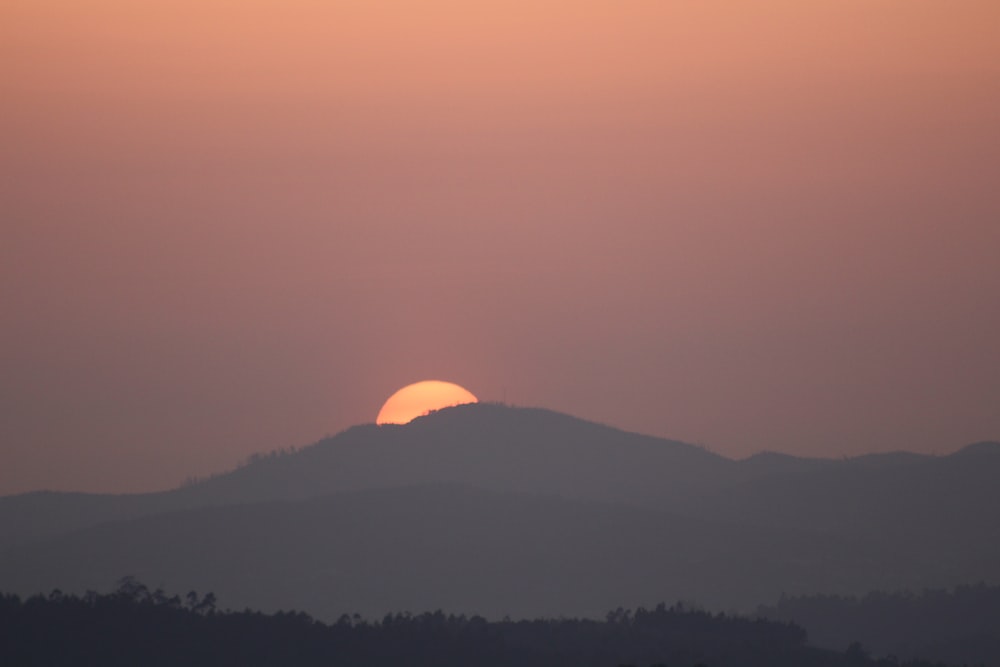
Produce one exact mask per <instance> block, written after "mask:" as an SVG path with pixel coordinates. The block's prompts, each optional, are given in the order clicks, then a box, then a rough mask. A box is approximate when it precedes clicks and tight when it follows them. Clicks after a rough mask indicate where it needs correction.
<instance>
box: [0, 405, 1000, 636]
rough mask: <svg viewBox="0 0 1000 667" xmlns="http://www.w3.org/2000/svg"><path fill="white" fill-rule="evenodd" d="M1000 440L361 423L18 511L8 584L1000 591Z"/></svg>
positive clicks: (244, 595) (516, 591)
mask: <svg viewBox="0 0 1000 667" xmlns="http://www.w3.org/2000/svg"><path fill="white" fill-rule="evenodd" d="M998 474H1000V444H997V443H980V444H977V445H974V446H970V447H968V448H966V449H964V450H961V451H960V452H957V453H956V454H953V455H950V456H944V457H931V456H918V455H912V454H905V453H897V454H888V455H877V456H867V457H859V458H855V459H846V460H826V459H799V458H796V457H790V456H787V455H779V454H762V455H758V456H755V457H750V458H749V459H745V460H742V461H734V460H731V459H727V458H725V457H722V456H719V455H717V454H713V453H711V452H709V451H706V450H704V449H702V448H699V447H696V446H693V445H689V444H685V443H682V442H677V441H671V440H664V439H659V438H653V437H649V436H643V435H638V434H633V433H627V432H624V431H621V430H618V429H614V428H610V427H607V426H603V425H599V424H594V423H591V422H587V421H584V420H580V419H576V418H574V417H570V416H567V415H563V414H559V413H555V412H551V411H548V410H541V409H527V408H511V407H506V406H501V405H490V404H475V405H466V406H459V407H456V408H449V409H446V410H441V411H439V412H435V413H432V414H430V415H427V416H425V417H422V418H420V419H417V420H415V421H414V422H411V423H410V424H407V425H403V426H374V425H365V426H357V427H354V428H351V429H348V430H346V431H344V432H342V433H340V434H338V435H336V436H334V437H331V438H327V439H325V440H322V441H320V442H318V443H316V444H315V445H312V446H310V447H306V448H303V449H302V450H300V451H297V452H294V453H289V454H282V455H275V456H267V457H260V458H259V459H257V460H255V461H253V462H252V463H250V464H248V465H246V466H243V467H241V468H239V469H237V470H234V471H232V472H230V473H227V474H225V475H220V476H217V477H214V478H211V479H208V480H205V481H203V482H200V483H197V484H194V485H189V486H185V487H182V488H179V489H176V490H173V491H168V492H162V493H155V494H135V495H119V496H103V495H88V494H58V493H33V494H24V495H21V496H12V497H8V498H0V539H2V540H3V542H2V544H0V546H2V549H0V589H6V590H12V591H14V592H21V593H32V592H36V591H39V590H47V589H50V588H52V587H59V588H62V589H63V590H66V591H83V590H85V589H87V588H93V589H98V590H103V589H106V588H107V587H108V586H110V585H111V584H112V582H114V581H116V580H117V579H118V578H120V577H122V576H124V575H135V576H137V577H139V578H141V579H142V580H144V581H148V582H151V583H152V584H153V585H157V586H160V585H162V586H164V587H166V588H171V589H176V590H188V589H191V588H196V589H199V590H213V591H215V592H217V593H219V594H220V596H222V597H223V598H224V599H226V600H229V601H231V603H232V604H234V605H235V606H237V607H238V606H242V605H247V606H252V607H255V608H261V609H265V610H267V609H278V608H293V607H294V608H299V609H304V610H306V611H309V612H310V613H314V614H316V615H319V616H321V617H326V618H333V617H335V616H337V615H339V614H341V613H345V612H355V611H358V612H363V613H366V614H378V613H385V612H388V611H400V610H405V609H409V610H413V611H417V610H423V609H430V608H436V607H441V608H446V609H449V610H453V611H456V612H469V613H483V614H491V615H497V614H511V615H560V614H576V615H593V614H600V613H603V612H604V611H606V610H607V609H609V608H613V607H617V606H619V605H625V606H630V605H638V604H651V603H653V602H655V601H659V600H663V599H668V600H669V599H693V600H697V601H700V602H701V603H704V604H710V605H714V606H716V607H718V608H742V609H751V608H754V607H755V606H756V605H757V604H760V603H763V602H769V601H772V600H775V599H777V597H778V596H779V595H780V594H781V593H789V594H810V593H834V594H862V593H864V592H866V591H868V590H872V589H877V588H878V589H885V590H893V589H905V588H910V589H923V588H926V587H947V586H953V585H957V584H964V583H970V582H977V581H987V582H995V581H997V580H998V579H1000V528H998V526H1000V491H998V486H1000V485H996V484H995V479H997V476H998Z"/></svg>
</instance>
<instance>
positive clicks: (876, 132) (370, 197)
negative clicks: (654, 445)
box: [0, 0, 1000, 493]
mask: <svg viewBox="0 0 1000 667" xmlns="http://www.w3.org/2000/svg"><path fill="white" fill-rule="evenodd" d="M0 147H2V148H0V214H2V217H0V224H2V236H0V316H2V327H0V336H2V340H0V448H2V449H0V493H12V492H17V491H24V490H29V489H37V488H53V489H80V490H100V491H127V490H145V489H154V488H166V487H169V486H172V485H175V484H176V483H178V482H180V481H181V480H182V479H184V478H185V477H186V476H188V475H201V474H207V473H211V472H214V471H219V470H223V469H226V468H229V467H232V466H233V465H234V464H236V463H237V462H238V461H239V460H241V459H243V458H245V457H246V456H247V455H249V454H250V453H252V452H255V451H261V450H269V449H273V448H276V447H280V446H287V445H304V444H308V443H310V442H313V441H315V440H316V439H318V438H320V437H321V436H323V435H324V434H327V433H334V432H337V431H339V430H341V429H343V428H346V427H347V426H350V425H352V424H356V423H362V422H372V421H374V419H375V415H376V413H377V412H378V409H379V407H380V406H381V404H382V402H383V401H384V400H385V399H386V398H387V397H388V396H389V395H390V394H391V393H392V392H393V391H395V390H396V389H398V388H399V387H401V386H403V385H405V384H407V383H410V382H413V381H416V380H421V379H426V378H437V379H443V380H449V381H453V382H457V383H459V384H462V385H464V386H466V387H468V388H469V389H470V390H472V391H473V392H474V393H475V394H477V395H478V396H479V397H480V398H481V399H485V400H500V399H502V398H504V397H506V400H507V401H508V402H511V403H514V404H520V405H533V406H544V407H549V408H553V409H556V410H560V411H565V412H569V413H571V414H574V415H578V416H581V417H585V418H589V419H593V420H598V421H604V422H608V423H611V424H614V425H616V426H620V427H623V428H626V429H629V430H635V431H640V432H645V433H651V434H655V435H662V436H668V437H674V438H680V439H684V440H688V441H692V442H700V443H703V444H704V445H706V446H708V447H709V448H711V449H712V450H714V451H717V452H720V453H723V454H726V455H729V456H745V455H748V454H750V453H753V452H756V451H759V450H763V449H772V450H779V451H786V452H792V453H796V454H802V455H826V456H841V455H855V454H860V453H863V452H868V451H882V450H891V449H911V450H915V451H921V452H932V451H936V452H938V453H945V452H949V451H953V450H955V449H956V448H958V447H960V446H962V445H964V444H967V443H970V442H973V441H976V440H980V439H997V438H1000V4H998V3H997V2H996V0H984V1H983V2H963V1H960V0H948V1H945V0H941V1H939V2H925V1H921V0H900V1H898V2H891V1H885V2H877V1H873V0H863V1H854V2H852V1H844V0H831V1H829V2H827V1H810V2H803V1H802V0H789V1H770V2H766V3H764V2H759V1H757V0H752V1H751V0H740V1H735V0H734V1H729V2H708V1H699V2H680V1H677V2H670V1H668V0H658V1H653V0H648V1H634V2H589V1H583V0H572V1H569V0H558V1H555V0H554V1H545V0H541V1H539V0H532V1H530V2H528V1H524V2H521V1H511V0H505V1H503V2H468V1H467V0H461V1H459V0H453V1H448V2H444V1H437V0H423V1H422V2H419V3H418V2H404V1H402V0H399V1H397V2H378V1H372V2H347V1H346V0H345V1H344V2H335V1H333V0H330V1H321V0H282V1H281V2H278V1H277V0H197V1H194V0H144V1H143V2H134V1H132V0H90V1H88V2H76V1H70V0H60V1H56V0H4V2H3V3H2V5H0Z"/></svg>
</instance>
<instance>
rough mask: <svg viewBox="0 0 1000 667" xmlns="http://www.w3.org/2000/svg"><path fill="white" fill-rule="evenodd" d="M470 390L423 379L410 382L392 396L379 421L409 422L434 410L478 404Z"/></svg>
mask: <svg viewBox="0 0 1000 667" xmlns="http://www.w3.org/2000/svg"><path fill="white" fill-rule="evenodd" d="M478 402H479V399H478V398H476V397H475V396H474V395H473V394H472V392H470V391H469V390H468V389H465V388H463V387H460V386H458V385H457V384H453V383H451V382H441V381H440V380H424V381H423V382H415V383H413V384H410V385H407V386H405V387H403V388H402V389H400V390H399V391H397V392H396V393H395V394H393V395H392V396H390V397H389V399H388V400H387V401H386V402H385V404H384V405H383V406H382V409H381V410H379V413H378V417H376V418H375V423H376V424H407V423H409V422H411V421H413V420H414V419H416V418H417V417H420V416H422V415H426V414H427V413H428V412H431V411H433V410H440V409H441V408H450V407H452V406H454V405H463V404H465V403H478Z"/></svg>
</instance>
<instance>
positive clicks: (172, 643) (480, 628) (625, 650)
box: [0, 579, 930, 667]
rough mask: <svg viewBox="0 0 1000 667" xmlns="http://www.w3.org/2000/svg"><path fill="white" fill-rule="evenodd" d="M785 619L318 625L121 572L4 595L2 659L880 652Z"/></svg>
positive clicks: (468, 664)
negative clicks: (93, 588) (812, 636)
mask: <svg viewBox="0 0 1000 667" xmlns="http://www.w3.org/2000/svg"><path fill="white" fill-rule="evenodd" d="M805 640H806V635H805V632H804V631H803V630H802V629H801V628H799V627H798V626H795V625H793V624H791V623H786V622H777V621H769V620H763V619H751V618H745V617H740V616H735V615H726V614H711V613H708V612H705V611H700V610H694V609H688V608H685V607H683V606H682V605H674V606H671V607H667V606H666V605H664V604H661V605H658V606H657V607H656V608H654V609H651V610H647V609H637V610H635V611H628V610H624V609H618V610H615V611H613V612H611V613H609V614H608V615H607V617H606V618H605V619H604V620H602V621H597V620H587V619H539V620H518V621H514V620H510V619H504V620H500V621H488V620H486V619H484V618H482V617H479V616H464V615H453V614H445V613H444V612H441V611H436V612H428V613H422V614H409V613H394V614H388V615H386V616H385V617H384V618H382V619H380V620H368V619H363V618H361V617H359V616H357V615H355V616H347V615H345V616H342V617H341V618H340V619H339V620H338V621H336V622H334V623H323V622H320V621H317V620H316V619H313V618H311V617H310V616H309V615H307V614H304V613H301V612H294V611H292V612H278V613H274V614H264V613H260V612H257V611H252V610H249V609H247V610H243V611H232V610H223V609H220V608H219V607H218V606H217V601H216V599H215V596H214V595H212V594H210V593H209V594H206V595H199V594H197V593H195V592H193V591H192V592H191V593H188V594H187V595H185V596H179V595H168V594H166V593H165V592H163V591H162V590H150V589H149V588H147V587H146V586H144V585H143V584H142V583H140V582H137V581H135V580H134V579H125V580H123V581H122V582H120V585H119V586H118V587H117V589H116V590H114V591H113V592H111V593H107V594H98V593H93V592H91V593H87V594H85V595H82V596H77V595H64V594H62V593H60V592H59V591H54V592H52V593H51V594H49V595H47V596H42V595H36V596H32V597H28V598H26V599H21V598H20V597H18V596H16V595H8V594H0V664H3V665H9V666H11V667H33V666H36V665H38V666H41V665H46V666H48V667H60V666H63V665H67V666H68V665H73V666H79V665H101V666H103V667H116V666H118V665H129V666H131V665H139V664H141V665H146V666H149V667H158V666H161V665H162V666H167V665H189V666H191V667H198V666H201V665H205V666H208V665H211V666H213V667H217V666H224V665H241V666H262V667H263V666H271V665H281V666H282V667H288V666H293V667H311V666H313V665H315V666H321V665H322V666H327V667H339V666H345V667H346V666H351V667H382V666H385V667H389V666H393V667H397V666H399V665H408V666H413V667H423V666H425V665H426V666H428V667H430V666H432V665H433V666H435V667H513V666H517V667H542V666H545V667H618V666H621V665H634V666H635V667H647V666H655V667H693V666H696V665H697V666H703V667H753V666H755V665H760V666H764V665H766V666H768V667H784V666H788V667H864V666H870V665H879V666H881V667H887V666H889V665H893V666H894V665H897V664H906V665H908V666H909V667H927V666H928V665H929V664H930V663H925V662H916V661H914V662H908V663H897V662H895V661H886V660H873V659H871V658H870V657H868V656H867V655H866V654H865V653H864V651H863V650H861V649H860V647H858V646H854V647H853V648H852V649H851V650H848V651H842V652H837V651H832V650H824V649H819V648H814V647H810V646H808V645H807V644H806V641H805Z"/></svg>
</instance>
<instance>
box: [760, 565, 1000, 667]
mask: <svg viewBox="0 0 1000 667" xmlns="http://www.w3.org/2000/svg"><path fill="white" fill-rule="evenodd" d="M759 613H760V615H761V616H764V617H766V618H770V619H775V620H781V621H785V622H791V623H795V624H797V625H800V626H802V627H803V628H805V629H806V630H807V631H808V634H809V642H810V644H812V645H814V646H820V647H825V648H832V649H842V648H843V647H845V646H848V645H849V644H851V643H852V642H859V643H861V644H862V645H863V646H864V647H865V648H866V649H868V650H869V651H871V652H872V654H873V655H877V656H887V655H894V656H896V657H897V658H899V659H903V660H909V659H914V658H918V657H919V658H921V659H924V660H932V661H935V662H938V661H940V662H943V663H946V664H952V665H996V664H1000V587H998V586H985V585H983V584H978V585H975V586H959V587H957V588H955V589H954V590H924V591H921V592H920V593H916V594H914V593H898V592H897V593H885V592H872V593H868V594H867V595H865V596H862V597H856V596H850V597H840V596H830V595H811V596H805V597H783V598H782V599H781V600H780V601H779V602H778V603H777V604H776V605H773V606H767V607H762V608H761V609H760V612H759Z"/></svg>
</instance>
